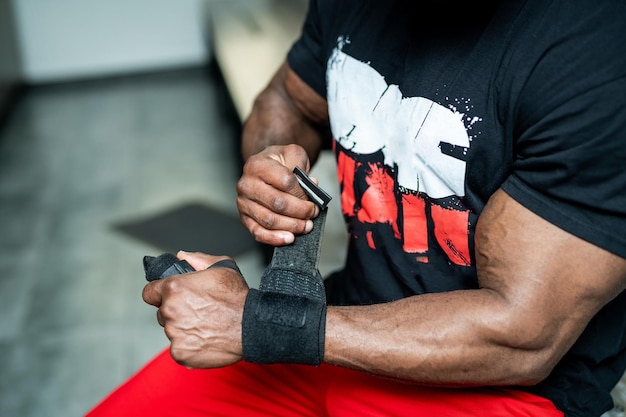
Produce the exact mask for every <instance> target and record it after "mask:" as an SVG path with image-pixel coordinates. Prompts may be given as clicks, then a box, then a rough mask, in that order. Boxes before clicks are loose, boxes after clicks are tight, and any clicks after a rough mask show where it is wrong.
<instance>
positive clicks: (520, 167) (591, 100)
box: [503, 1, 626, 258]
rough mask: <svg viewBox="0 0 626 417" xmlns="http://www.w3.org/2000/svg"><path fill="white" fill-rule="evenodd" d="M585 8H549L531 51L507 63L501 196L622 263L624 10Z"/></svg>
mask: <svg viewBox="0 0 626 417" xmlns="http://www.w3.org/2000/svg"><path fill="white" fill-rule="evenodd" d="M556 3H558V2H556ZM575 3H579V4H580V3H584V2H575ZM588 7H589V8H590V9H589V10H577V9H576V8H572V10H571V11H568V12H570V13H571V15H572V16H571V18H570V19H564V16H567V13H564V10H563V9H558V10H557V9H556V8H554V7H552V8H548V11H547V13H546V16H545V19H544V20H543V22H544V25H543V26H541V25H540V26H539V27H537V28H536V29H535V30H534V31H533V32H532V35H533V37H534V40H535V43H534V44H533V48H532V51H533V52H528V53H520V54H518V58H517V59H518V61H517V62H516V61H515V59H513V60H512V66H511V68H517V71H516V74H515V75H511V76H510V77H511V78H512V79H515V78H516V77H517V81H514V82H518V83H519V84H520V85H522V86H521V87H520V94H519V96H518V98H519V100H518V101H517V102H516V104H515V105H513V106H512V107H515V108H514V109H513V110H514V111H513V116H512V117H513V119H514V126H515V129H514V132H513V137H514V140H515V147H514V153H515V155H514V159H515V162H514V165H513V172H512V175H511V176H510V177H509V178H508V179H507V180H506V181H505V183H504V184H503V189H504V190H505V191H506V192H507V193H508V194H509V195H511V196H512V197H513V198H514V199H516V200H517V201H518V202H520V203H521V204H523V205H524V206H526V207H527V208H529V209H530V210H532V211H534V212H535V213H536V214H538V215H540V216H541V217H543V218H545V219H546V220H548V221H550V222H551V223H553V224H555V225H556V226H558V227H560V228H562V229H564V230H566V231H568V232H570V233H572V234H574V235H576V236H578V237H580V238H582V239H585V240H587V241H589V242H591V243H593V244H595V245H597V246H600V247H602V248H604V249H606V250H608V251H610V252H613V253H615V254H617V255H619V256H621V257H625V258H626V58H625V56H626V54H624V53H623V52H624V51H623V45H626V23H625V22H626V6H625V3H623V2H618V1H609V2H606V3H604V5H603V6H602V7H595V6H591V5H590V4H589V5H588ZM559 21H560V22H565V23H567V24H563V25H561V26H559V25H558V24H557V25H555V24H554V22H559ZM568 22H569V23H568ZM571 22H576V23H575V24H571ZM539 39H540V40H539ZM526 40H527V41H528V39H526ZM535 51H536V52H535ZM533 54H536V55H533ZM520 68H526V70H522V71H520ZM511 71H512V70H511ZM520 74H525V75H524V76H520Z"/></svg>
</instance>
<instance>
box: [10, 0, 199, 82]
mask: <svg viewBox="0 0 626 417" xmlns="http://www.w3.org/2000/svg"><path fill="white" fill-rule="evenodd" d="M13 5H14V9H15V15H16V23H17V30H18V38H19V43H20V50H21V58H22V70H23V74H24V78H25V79H26V81H28V82H31V83H38V82H48V81H60V80H68V79H76V78H86V77H96V76H102V75H111V74H118V73H129V72H138V71H146V70H154V69H166V68H173V67H180V66H189V65H196V64H201V63H204V62H205V61H206V59H207V50H206V45H205V42H204V31H205V28H204V25H205V23H206V22H205V20H206V19H205V17H204V16H203V14H204V13H203V6H204V4H203V0H13Z"/></svg>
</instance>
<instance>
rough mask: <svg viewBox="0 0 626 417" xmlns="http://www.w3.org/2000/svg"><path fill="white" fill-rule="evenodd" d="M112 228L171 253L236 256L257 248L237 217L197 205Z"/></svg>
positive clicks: (193, 204)
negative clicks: (181, 251) (183, 251)
mask: <svg viewBox="0 0 626 417" xmlns="http://www.w3.org/2000/svg"><path fill="white" fill-rule="evenodd" d="M113 227H114V228H115V229H116V230H118V231H120V232H122V233H124V234H126V235H129V236H131V237H133V238H135V239H138V240H141V241H143V242H146V243H148V244H151V245H153V246H156V247H157V248H159V249H160V250H162V251H164V252H170V253H176V252H177V251H179V250H186V251H190V252H195V251H199V252H205V253H209V254H211V255H228V256H233V257H235V256H237V255H239V254H241V253H243V252H246V251H249V250H251V249H258V248H259V246H258V244H257V243H256V242H255V241H254V239H253V238H252V236H251V235H250V233H248V231H247V230H246V229H245V228H244V227H243V226H242V225H241V223H240V222H239V218H238V217H236V216H234V215H231V214H226V213H224V212H222V211H219V210H216V209H214V208H212V207H209V206H206V205H204V204H200V203H191V204H187V205H184V206H181V207H176V208H173V209H171V210H168V211H166V212H163V213H160V214H157V215H154V216H151V217H148V218H145V219H139V220H137V219H135V220H133V221H129V222H121V223H118V224H115V225H114V226H113ZM146 255H149V254H146Z"/></svg>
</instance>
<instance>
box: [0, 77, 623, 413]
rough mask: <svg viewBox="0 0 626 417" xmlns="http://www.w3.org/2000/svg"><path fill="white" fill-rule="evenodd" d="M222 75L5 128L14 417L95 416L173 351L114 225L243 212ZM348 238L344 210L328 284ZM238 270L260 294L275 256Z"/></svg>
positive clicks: (83, 103) (39, 115)
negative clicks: (161, 216) (184, 213)
mask: <svg viewBox="0 0 626 417" xmlns="http://www.w3.org/2000/svg"><path fill="white" fill-rule="evenodd" d="M208 74H209V72H208V71H207V70H204V69H198V70H190V71H182V72H177V73H168V74H160V75H150V76H143V77H132V78H127V79H117V80H108V81H98V82H90V83H76V84H67V85H58V86H46V87H39V88H35V89H31V90H29V91H28V93H27V95H26V96H25V97H24V99H23V100H22V102H21V103H19V105H18V106H17V108H16V110H15V112H14V114H13V115H12V117H11V119H10V120H9V122H8V124H7V125H5V126H4V127H3V128H2V130H0V416H2V417H43V416H45V417H73V416H81V415H83V413H85V412H86V411H87V410H88V409H89V408H90V407H91V406H93V405H94V404H95V403H96V402H98V401H99V400H100V399H101V398H102V397H103V396H104V395H106V394H107V393H108V392H109V391H110V390H112V389H113V388H114V387H115V386H117V385H118V384H119V383H121V382H122V381H123V380H124V379H126V378H127V377H128V376H130V375H131V374H132V373H134V372H135V371H136V370H137V369H138V368H139V367H140V366H141V365H142V364H143V363H145V362H146V361H147V360H148V359H150V358H151V357H152V356H153V355H154V354H156V353H157V352H159V351H160V350H161V349H163V348H165V347H166V346H167V339H166V338H165V336H164V335H163V333H162V331H161V328H160V327H159V326H158V325H157V324H156V321H155V311H154V309H153V308H152V307H150V306H147V305H145V304H144V303H143V302H142V301H141V289H142V287H143V285H144V283H143V271H142V269H141V258H142V256H143V255H145V254H155V253H157V252H158V251H159V249H158V248H155V247H153V246H150V245H148V244H144V243H141V242H140V241H137V240H133V239H131V238H129V237H128V236H125V235H123V234H121V233H119V232H116V231H115V230H114V228H113V227H112V225H113V224H116V223H118V222H120V221H124V220H127V219H135V218H141V217H146V216H151V215H153V214H154V213H158V212H162V211H163V210H167V209H169V208H172V207H176V206H179V205H181V204H185V203H187V202H201V203H205V204H208V205H210V206H212V207H215V208H217V209H220V210H223V211H226V212H232V213H233V214H235V213H236V206H235V189H234V187H235V182H236V181H237V179H238V177H239V168H238V163H237V160H238V159H237V151H236V146H235V144H234V141H237V140H238V138H237V134H236V129H234V128H233V123H232V119H230V118H229V117H228V113H227V112H226V111H225V108H227V104H226V102H225V101H224V96H223V94H220V91H219V89H218V84H217V83H216V81H215V79H214V78H213V77H211V76H208ZM332 171H333V161H332V156H330V155H329V154H326V155H324V156H323V157H322V159H321V160H320V162H319V163H318V166H317V167H316V168H315V170H314V172H313V175H315V176H316V177H317V178H318V179H319V180H320V183H321V184H322V186H323V187H324V188H325V189H327V190H328V191H330V193H331V194H333V195H334V196H336V195H337V192H338V190H337V188H336V184H335V182H334V180H333V172H332ZM344 240H345V233H344V228H343V225H342V220H341V215H340V213H339V206H338V204H334V205H332V204H331V207H330V212H329V217H328V219H327V225H326V234H325V240H324V245H323V248H322V257H321V265H320V269H321V271H322V273H323V274H326V273H328V272H329V271H331V270H333V269H335V268H337V267H338V266H339V265H340V264H341V262H342V260H343V256H344V249H343V247H344V245H343V242H344ZM185 249H193V248H185ZM237 261H238V263H239V264H240V267H241V269H242V271H243V273H244V275H245V276H246V278H247V279H248V281H249V283H250V284H251V285H252V286H256V285H257V284H258V282H257V281H256V277H258V276H260V272H261V270H262V268H263V261H262V255H261V253H260V252H259V251H256V250H253V251H250V252H249V253H245V254H242V255H240V256H238V258H237ZM622 390H623V389H622ZM620 393H621V392H620ZM622 416H623V414H622V413H618V412H616V413H615V414H611V417H622Z"/></svg>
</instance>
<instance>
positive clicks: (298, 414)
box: [88, 351, 563, 417]
mask: <svg viewBox="0 0 626 417" xmlns="http://www.w3.org/2000/svg"><path fill="white" fill-rule="evenodd" d="M88 416H89V417H100V416H107V417H123V416H133V417H142V416H146V417H147V416H149V417H166V416H171V417H181V416H184V417H197V416H223V417H234V416H237V417H238V416H244V417H259V416H266V417H267V416H272V417H287V416H289V417H303V416H305V417H306V416H311V417H320V416H333V417H348V416H350V417H353V416H371V417H375V416H381V417H382V416H385V417H388V416H403V417H404V416H412V417H474V416H481V417H508V416H514V417H521V416H525V417H530V416H533V417H537V416H542V417H563V413H562V412H560V411H558V410H557V409H556V408H555V407H554V405H553V404H552V403H551V402H550V401H549V400H546V399H544V398H541V397H537V396H535V395H532V394H528V393H524V392H520V391H515V390H511V389H505V388H472V389H440V388H424V387H419V386H415V385H411V384H406V383H402V382H397V381H393V380H389V379H385V378H379V377H375V376H371V375H367V374H364V373H362V372H358V371H352V370H349V369H345V368H340V367H336V366H332V365H327V364H323V365H321V366H320V367H310V366H303V365H255V364H249V363H246V362H240V363H238V364H236V365H233V366H229V367H225V368H219V369H193V370H189V369H187V368H185V367H182V366H180V365H178V364H176V363H175V362H174V361H173V360H172V358H171V357H170V355H169V351H164V352H163V353H161V354H160V355H158V356H157V357H156V358H155V359H154V360H152V361H151V362H150V363H148V364H147V365H146V366H145V367H144V368H143V369H142V370H140V371H139V372H138V373H137V374H136V375H135V376H133V377H132V378H131V379H129V380H128V381H127V382H126V383H124V384H123V385H122V386H120V387H119V388H118V389H116V390H115V391H114V392H113V393H112V394H111V395H109V396H108V397H107V398H106V399H104V401H102V402H101V403H100V404H99V405H98V406H96V407H95V408H94V409H93V410H92V411H91V412H90V413H89V414H88Z"/></svg>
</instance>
